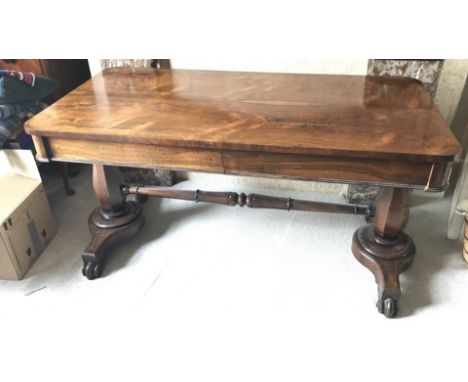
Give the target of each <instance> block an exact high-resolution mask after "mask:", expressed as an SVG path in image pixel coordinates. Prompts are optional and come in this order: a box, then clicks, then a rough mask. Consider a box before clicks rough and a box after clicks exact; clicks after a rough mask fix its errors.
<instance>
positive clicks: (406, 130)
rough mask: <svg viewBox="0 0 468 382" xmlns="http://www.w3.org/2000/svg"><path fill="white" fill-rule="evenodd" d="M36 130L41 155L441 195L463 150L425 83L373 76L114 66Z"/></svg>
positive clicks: (31, 124) (32, 126) (32, 127)
mask: <svg viewBox="0 0 468 382" xmlns="http://www.w3.org/2000/svg"><path fill="white" fill-rule="evenodd" d="M26 129H27V131H28V132H29V133H30V134H31V135H32V136H33V138H34V139H35V143H36V146H37V147H38V152H39V153H38V157H39V159H43V160H48V159H50V160H64V161H65V160H67V161H77V162H90V163H95V162H98V161H99V162H103V163H106V164H116V165H130V166H142V167H160V168H171V169H181V170H195V171H197V170H198V171H208V172H220V173H226V174H244V175H258V176H272V177H285V178H294V179H304V180H325V181H338V182H340V181H341V182H361V183H372V184H387V185H395V186H404V187H406V186H410V187H420V188H422V187H426V188H428V187H427V184H428V183H431V184H430V185H429V189H434V190H438V189H442V188H443V187H444V186H445V185H446V176H445V175H446V173H447V166H446V164H447V163H448V162H450V161H452V160H453V159H454V157H455V156H456V155H457V154H458V153H459V152H460V147H459V144H458V142H457V141H456V139H455V138H454V136H453V135H452V133H451V131H450V130H449V128H448V127H447V125H446V123H445V121H444V120H443V118H442V117H441V115H440V113H439V112H438V110H437V108H436V107H435V106H434V104H433V102H432V100H431V98H430V96H429V94H428V93H427V92H426V91H425V89H424V87H423V86H422V84H421V83H420V82H418V81H416V80H413V79H407V78H389V77H386V78H385V77H371V76H343V75H307V74H278V73H245V72H218V71H198V70H156V69H140V70H135V69H111V70H106V71H104V72H103V73H101V74H99V75H97V76H95V77H93V78H92V79H91V80H89V81H88V82H86V83H85V84H83V85H82V86H80V87H79V88H77V89H75V90H74V91H73V92H71V93H70V94H68V95H66V96H65V97H63V98H62V99H61V100H60V101H58V102H56V103H54V104H53V105H52V106H51V107H49V108H47V109H46V110H44V111H43V112H42V113H40V114H39V115H37V116H36V117H34V118H32V119H30V120H29V121H28V122H27V124H26ZM39 137H40V138H43V139H44V141H43V142H42V141H40V140H39V139H38V138H39ZM42 146H44V148H43V149H42V150H41V147H42ZM311 164H312V165H311ZM434 164H435V167H434V168H433V165H434ZM430 174H431V176H430V177H431V178H432V181H430V179H429V175H430Z"/></svg>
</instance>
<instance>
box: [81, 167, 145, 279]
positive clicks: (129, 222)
mask: <svg viewBox="0 0 468 382" xmlns="http://www.w3.org/2000/svg"><path fill="white" fill-rule="evenodd" d="M121 183H122V179H121V174H120V172H119V171H118V169H117V168H116V167H110V166H103V165H101V164H94V165H93V188H94V193H95V194H96V198H97V200H98V202H99V206H100V207H99V208H96V209H95V210H94V211H93V212H92V213H91V215H90V216H89V219H88V225H89V229H90V231H91V235H92V239H91V242H90V243H89V244H88V247H87V248H86V250H85V251H84V253H83V255H82V257H83V275H84V276H86V277H87V278H88V279H89V280H93V279H95V278H97V277H99V276H101V274H102V269H103V265H104V256H105V254H106V251H107V250H108V249H109V248H111V247H112V246H114V245H115V244H117V243H119V242H120V241H123V240H126V239H128V238H130V237H131V236H133V235H134V234H136V233H137V232H138V231H139V230H140V228H141V227H142V226H143V224H144V218H143V214H142V211H141V207H140V205H139V204H138V203H135V202H127V201H126V200H125V196H124V195H123V194H122V192H121V189H120V185H121Z"/></svg>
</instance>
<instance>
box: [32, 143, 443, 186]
mask: <svg viewBox="0 0 468 382" xmlns="http://www.w3.org/2000/svg"><path fill="white" fill-rule="evenodd" d="M33 140H34V144H35V146H36V150H37V159H38V160H40V161H49V160H52V161H64V162H79V163H103V164H106V165H115V166H130V167H142V168H164V169H170V170H184V171H199V172H210V173H222V174H230V175H247V176H258V177H272V178H283V179H298V180H310V181H324V182H338V183H363V184H375V185H387V186H392V187H405V188H425V189H426V190H427V191H442V190H444V189H445V188H446V186H447V179H448V175H449V168H450V166H449V163H447V162H440V163H432V162H417V161H401V160H387V159H367V158H343V157H336V156H315V155H300V154H282V153H265V152H251V151H234V150H232V151H230V150H209V149H200V148H183V147H170V146H154V145H145V144H135V143H125V142H102V141H90V140H79V139H65V138H56V137H48V138H44V137H38V136H33Z"/></svg>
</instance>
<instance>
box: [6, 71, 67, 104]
mask: <svg viewBox="0 0 468 382" xmlns="http://www.w3.org/2000/svg"><path fill="white" fill-rule="evenodd" d="M58 85H59V82H58V81H56V80H53V79H51V78H47V77H36V80H35V83H34V86H30V85H28V84H26V83H24V82H23V81H21V80H19V79H18V78H15V77H12V76H2V77H0V105H5V104H12V103H18V102H29V101H36V100H40V99H42V98H44V97H46V96H48V95H49V94H50V93H52V92H53V91H54V90H55V89H57V87H58Z"/></svg>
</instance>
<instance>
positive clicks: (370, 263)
mask: <svg viewBox="0 0 468 382" xmlns="http://www.w3.org/2000/svg"><path fill="white" fill-rule="evenodd" d="M375 207H376V212H375V220H374V223H373V224H368V225H365V226H363V227H361V228H359V229H358V230H357V231H356V232H355V233H354V236H353V245H352V251H353V254H354V256H355V257H356V259H357V260H359V262H360V263H361V264H363V265H364V266H365V267H366V268H368V269H369V270H370V271H371V272H372V273H373V274H374V276H375V281H376V283H377V285H378V300H377V309H378V310H379V312H380V313H383V314H384V315H385V316H386V317H388V318H391V317H394V316H396V314H397V312H398V301H399V299H400V295H401V291H400V281H399V274H400V273H401V272H403V271H404V270H405V269H407V268H409V267H410V265H411V263H412V262H413V259H414V255H415V252H416V249H415V246H414V243H413V241H412V240H411V238H410V237H409V236H408V235H407V234H406V233H404V232H403V228H404V227H405V225H406V223H407V221H408V216H409V191H408V190H407V189H399V188H382V189H380V191H379V194H378V195H377V198H376V200H375Z"/></svg>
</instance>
